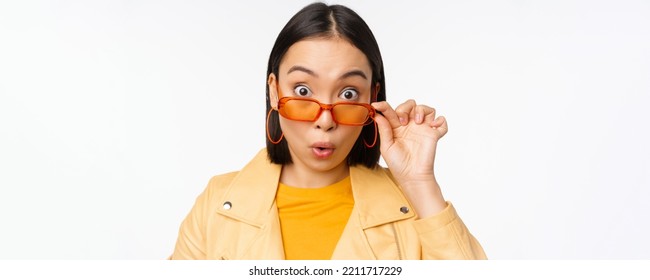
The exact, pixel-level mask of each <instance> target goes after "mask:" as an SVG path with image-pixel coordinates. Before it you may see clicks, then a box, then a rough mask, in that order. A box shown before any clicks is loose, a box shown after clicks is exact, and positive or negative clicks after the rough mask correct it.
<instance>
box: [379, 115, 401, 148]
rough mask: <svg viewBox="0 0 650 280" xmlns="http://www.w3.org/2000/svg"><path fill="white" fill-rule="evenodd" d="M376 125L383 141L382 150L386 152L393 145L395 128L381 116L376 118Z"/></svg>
mask: <svg viewBox="0 0 650 280" xmlns="http://www.w3.org/2000/svg"><path fill="white" fill-rule="evenodd" d="M375 123H377V131H378V132H379V140H380V141H381V144H380V145H381V147H380V149H381V150H384V149H385V148H387V147H390V146H391V145H393V127H392V126H391V124H390V123H389V122H388V120H387V119H386V118H385V117H384V116H381V115H377V116H376V117H375ZM398 126H399V125H398ZM382 147H383V148H382Z"/></svg>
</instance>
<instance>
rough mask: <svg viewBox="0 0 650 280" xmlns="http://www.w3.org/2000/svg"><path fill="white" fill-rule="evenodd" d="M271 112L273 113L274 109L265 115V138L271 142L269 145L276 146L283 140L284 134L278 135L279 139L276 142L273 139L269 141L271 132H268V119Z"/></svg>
mask: <svg viewBox="0 0 650 280" xmlns="http://www.w3.org/2000/svg"><path fill="white" fill-rule="evenodd" d="M272 111H275V109H273V108H272V109H271V110H269V114H268V115H266V138H268V139H269V141H271V143H273V144H274V145H277V144H278V143H280V141H282V138H284V132H282V134H281V135H280V139H278V140H277V141H273V139H271V132H270V131H269V119H270V118H271V112H272Z"/></svg>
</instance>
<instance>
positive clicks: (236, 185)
mask: <svg viewBox="0 0 650 280" xmlns="http://www.w3.org/2000/svg"><path fill="white" fill-rule="evenodd" d="M281 171H282V165H279V164H273V163H271V162H270V161H269V159H268V155H267V152H266V149H262V150H261V151H260V152H259V153H258V154H257V155H256V156H255V158H254V159H253V160H252V161H250V162H249V163H248V164H247V165H246V166H245V167H244V168H243V169H242V170H241V171H240V172H239V173H238V174H237V175H236V176H235V178H233V180H232V182H231V183H230V185H229V186H228V187H227V189H226V191H225V193H224V196H223V198H222V201H221V203H222V204H226V202H229V203H230V208H229V209H225V208H222V207H220V208H218V209H217V212H219V213H220V214H222V215H225V216H228V217H231V218H233V219H237V220H240V221H242V222H245V223H248V224H251V225H253V226H256V227H263V226H264V224H265V223H266V222H267V221H268V213H269V211H271V210H273V209H272V208H273V207H275V194H276V190H277V187H278V182H279V180H280V172H281ZM350 180H351V183H352V193H353V195H354V203H355V206H354V208H355V209H356V213H357V214H358V215H359V222H360V226H361V227H362V228H363V229H366V228H369V227H374V226H378V225H381V224H385V223H390V222H394V221H397V220H403V219H408V218H411V217H413V216H415V213H414V212H413V211H412V210H410V209H411V207H410V205H409V204H408V201H407V200H406V198H405V197H404V195H403V194H402V192H401V191H400V190H399V187H398V186H397V185H396V184H395V183H394V181H393V180H392V179H391V177H390V176H389V175H388V171H386V170H384V169H383V168H377V169H368V168H366V167H362V166H354V167H350ZM403 207H407V208H406V209H409V211H404V208H403ZM403 212H407V213H403ZM353 213H354V212H353Z"/></svg>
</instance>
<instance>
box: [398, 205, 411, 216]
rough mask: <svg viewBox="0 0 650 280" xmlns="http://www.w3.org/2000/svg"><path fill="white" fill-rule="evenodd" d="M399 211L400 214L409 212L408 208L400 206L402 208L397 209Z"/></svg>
mask: <svg viewBox="0 0 650 280" xmlns="http://www.w3.org/2000/svg"><path fill="white" fill-rule="evenodd" d="M399 211H400V212H402V213H404V214H406V213H408V212H409V208H408V207H406V206H402V207H400V208H399Z"/></svg>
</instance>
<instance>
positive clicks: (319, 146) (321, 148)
mask: <svg viewBox="0 0 650 280" xmlns="http://www.w3.org/2000/svg"><path fill="white" fill-rule="evenodd" d="M309 147H310V148H311V151H312V153H313V155H314V156H315V157H317V158H319V159H326V158H329V157H330V156H332V154H333V153H334V150H335V149H336V146H334V144H332V143H330V142H316V143H313V144H312V145H311V146H309Z"/></svg>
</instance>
